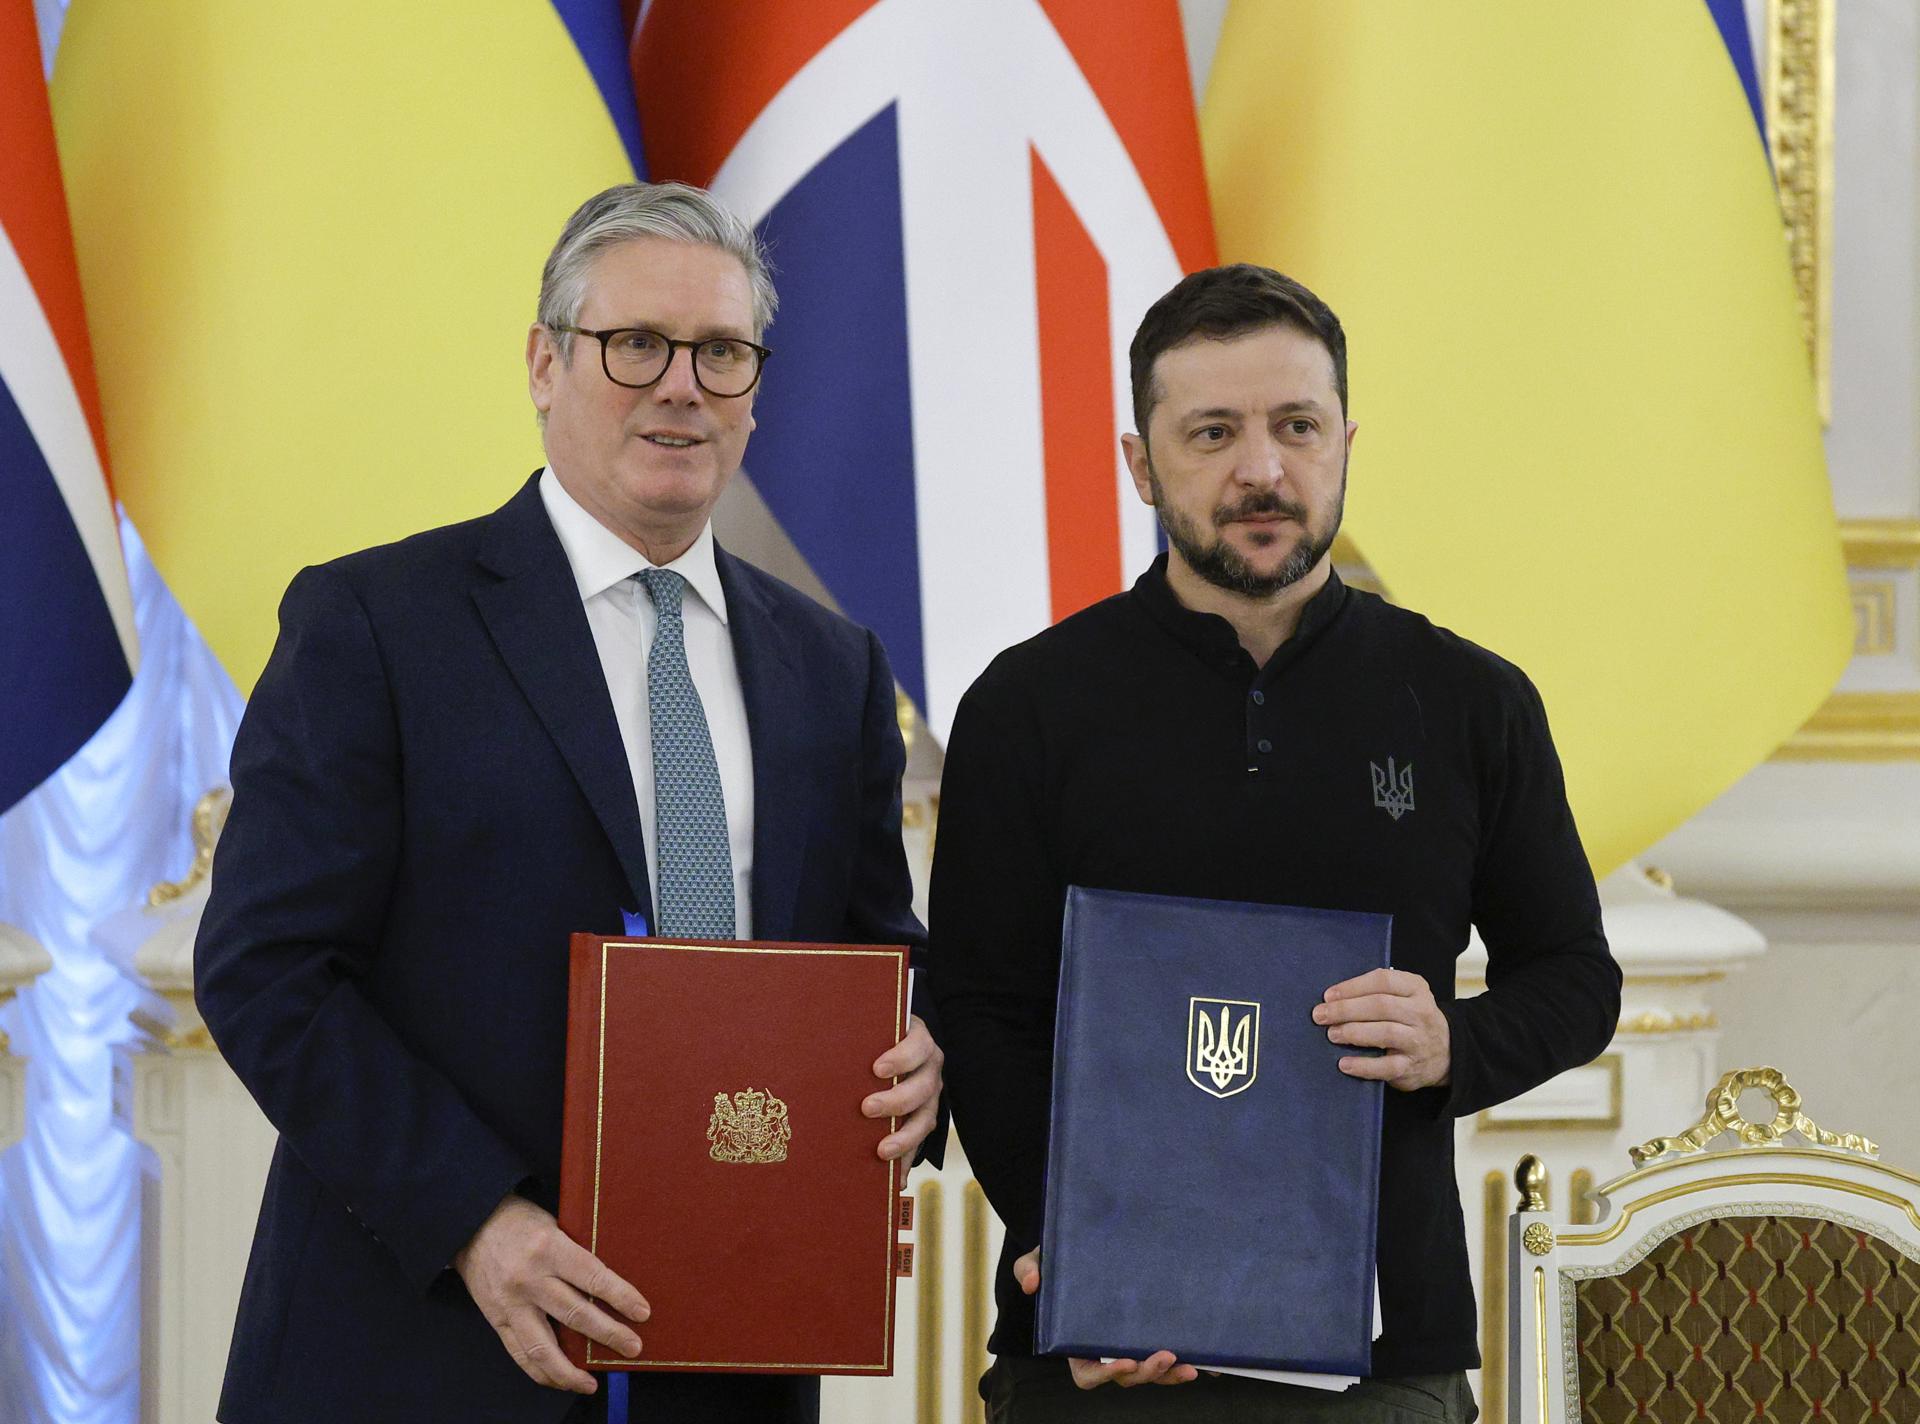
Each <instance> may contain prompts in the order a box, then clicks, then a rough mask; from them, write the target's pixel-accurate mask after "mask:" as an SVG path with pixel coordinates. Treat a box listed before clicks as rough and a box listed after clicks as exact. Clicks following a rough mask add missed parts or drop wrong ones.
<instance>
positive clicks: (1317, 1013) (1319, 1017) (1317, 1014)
mask: <svg viewBox="0 0 1920 1424" xmlns="http://www.w3.org/2000/svg"><path fill="white" fill-rule="evenodd" d="M1313 1021H1314V1022H1315V1023H1325V1022H1326V1021H1327V1010H1326V1007H1325V1006H1324V1005H1322V1006H1321V1007H1319V1008H1317V1009H1315V1010H1314V1011H1313Z"/></svg>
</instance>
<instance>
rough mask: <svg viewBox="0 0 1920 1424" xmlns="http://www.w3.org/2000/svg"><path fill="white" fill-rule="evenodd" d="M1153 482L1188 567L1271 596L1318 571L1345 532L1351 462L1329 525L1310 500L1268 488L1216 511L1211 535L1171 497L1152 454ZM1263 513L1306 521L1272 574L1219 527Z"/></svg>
mask: <svg viewBox="0 0 1920 1424" xmlns="http://www.w3.org/2000/svg"><path fill="white" fill-rule="evenodd" d="M1147 481H1148V484H1149V485H1150V486H1151V488H1152V490H1153V509H1154V513H1155V514H1156V515H1157V516H1158V517H1159V520H1160V527H1161V528H1162V529H1164V530H1165V531H1166V534H1167V542H1168V543H1169V544H1171V545H1172V546H1173V547H1174V548H1175V549H1177V550H1178V551H1179V553H1180V557H1181V558H1182V559H1184V560H1186V562H1187V567H1188V568H1190V569H1192V570H1193V571H1194V572H1195V573H1196V574H1198V575H1199V576H1200V577H1201V578H1203V579H1204V580H1206V581H1207V582H1208V583H1210V584H1212V585H1213V586H1214V587H1215V588H1222V589H1225V590H1226V591H1227V592H1228V593H1237V594H1239V595H1241V596H1242V597H1243V598H1270V597H1272V596H1273V595H1274V594H1276V593H1278V592H1280V590H1281V589H1283V588H1287V587H1289V586H1291V585H1293V584H1296V583H1298V582H1300V580H1301V579H1303V578H1305V577H1306V576H1307V575H1308V574H1310V573H1311V572H1313V568H1314V566H1315V565H1316V564H1318V563H1319V562H1320V560H1321V559H1322V558H1324V557H1325V556H1326V554H1327V551H1328V550H1329V549H1331V548H1332V547H1333V540H1334V536H1335V535H1337V534H1338V533H1339V532H1340V521H1341V520H1342V519H1343V518H1344V517H1345V515H1346V509H1347V466H1346V461H1345V460H1344V459H1342V460H1341V462H1340V490H1339V493H1338V494H1336V495H1335V496H1334V498H1333V508H1332V512H1331V515H1330V516H1329V517H1328V519H1327V520H1326V522H1325V526H1324V527H1323V528H1315V527H1314V522H1313V517H1312V511H1310V510H1309V509H1308V508H1307V507H1306V506H1305V505H1304V504H1300V503H1298V502H1297V501H1294V500H1288V499H1282V498H1281V497H1280V496H1279V495H1278V494H1275V493H1274V492H1273V491H1272V490H1268V491H1267V492H1266V493H1264V494H1250V495H1248V496H1247V497H1246V498H1245V499H1242V500H1239V501H1238V502H1236V503H1234V504H1230V505H1222V506H1220V508H1218V509H1216V510H1214V512H1213V521H1212V522H1213V532H1212V535H1211V537H1208V535H1207V533H1206V532H1205V531H1203V530H1202V529H1201V527H1200V523H1199V521H1198V520H1195V519H1191V518H1189V517H1188V516H1187V515H1185V514H1183V513H1182V512H1180V511H1179V510H1177V509H1175V508H1174V507H1173V506H1172V505H1171V504H1169V503H1168V502H1167V497H1166V492H1165V491H1164V490H1163V489H1162V488H1161V487H1160V475H1159V473H1158V472H1157V471H1156V470H1155V469H1154V468H1153V459H1152V457H1151V456H1149V457H1148V459H1147ZM1257 515H1280V516H1282V517H1283V518H1287V519H1291V520H1293V521H1294V522H1295V523H1296V524H1298V525H1299V526H1300V539H1299V542H1298V543H1296V544H1295V545H1294V546H1293V549H1292V550H1291V551H1290V552H1289V553H1288V554H1287V557H1286V558H1285V559H1284V560H1282V561H1281V564H1280V567H1279V568H1277V569H1275V570H1274V571H1273V572H1272V573H1267V574H1263V573H1260V572H1258V571H1257V570H1256V569H1255V568H1254V567H1253V565H1252V564H1250V563H1249V562H1247V558H1246V555H1244V554H1242V553H1241V552H1240V551H1239V550H1238V549H1236V548H1234V547H1233V546H1232V545H1231V544H1229V543H1228V542H1227V541H1226V540H1225V539H1223V538H1221V537H1220V533H1219V530H1220V529H1221V527H1222V526H1223V525H1226V524H1229V523H1231V522H1233V521H1234V520H1236V519H1246V518H1250V517H1254V516H1257Z"/></svg>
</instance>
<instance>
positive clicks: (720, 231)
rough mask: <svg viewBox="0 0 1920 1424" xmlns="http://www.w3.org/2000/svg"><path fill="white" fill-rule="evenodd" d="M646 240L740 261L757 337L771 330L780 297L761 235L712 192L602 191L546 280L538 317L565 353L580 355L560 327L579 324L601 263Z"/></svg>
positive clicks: (569, 231) (668, 186)
mask: <svg viewBox="0 0 1920 1424" xmlns="http://www.w3.org/2000/svg"><path fill="white" fill-rule="evenodd" d="M640 237H664V238H666V239H668V240H669V241H672V242H691V243H696V244H698V245H700V246H702V247H717V248H719V249H720V250H721V251H722V252H726V253H729V254H731V255H732V256H734V257H737V258H738V259H739V260H740V265H741V266H742V267H744V268H746V269H747V282H748V284H749V285H750V286H751V287H752V289H753V334H754V335H755V336H756V337H757V336H760V335H761V334H763V333H764V332H765V331H766V329H767V326H768V324H769V323H770V322H772V320H773V314H774V310H775V308H776V307H777V306H778V305H779V298H778V297H777V296H776V295H775V294H774V290H773V276H772V274H771V273H770V272H769V271H768V269H767V252H766V248H765V246H764V245H762V243H761V241H760V238H759V235H758V234H757V233H755V232H754V230H753V229H752V228H750V227H748V226H747V225H746V224H745V223H744V222H742V221H741V220H740V219H739V218H737V217H735V216H734V215H733V214H732V213H730V212H728V211H727V210H726V209H725V208H723V207H721V206H720V204H719V203H717V202H715V201H714V198H713V195H712V194H711V193H709V192H707V191H706V190H705V189H704V188H695V187H692V186H691V185H689V184H686V183H621V184H618V185H616V186H614V187H612V188H608V189H607V190H606V191H604V192H600V193H595V194H594V195H593V196H592V197H591V198H589V199H587V200H586V202H584V203H582V204H581V205H580V206H579V208H577V209H576V210H575V211H574V214H573V216H572V217H570V218H568V219H567V225H566V226H565V227H564V228H562V229H561V231H560V240H559V241H558V242H556V243H555V244H554V245H553V251H552V252H551V253H549V254H548V256H547V265H546V268H545V269H544V270H543V271H542V272H541V274H540V310H539V318H538V319H539V322H540V324H541V325H542V326H544V327H546V328H547V329H548V330H549V331H551V332H553V333H554V341H555V343H556V344H557V345H558V346H559V348H560V351H561V354H562V355H570V354H571V353H572V349H573V337H572V335H571V334H570V333H568V332H565V331H561V330H559V328H560V327H563V326H575V325H578V324H579V319H580V308H581V307H582V306H583V305H585V304H586V300H587V274H588V272H589V271H590V270H591V269H592V267H593V261H594V259H595V258H596V257H598V256H599V255H600V254H601V253H602V252H605V251H606V250H607V249H608V248H609V247H616V246H618V245H619V244H620V243H623V242H630V241H632V240H633V239H634V238H640Z"/></svg>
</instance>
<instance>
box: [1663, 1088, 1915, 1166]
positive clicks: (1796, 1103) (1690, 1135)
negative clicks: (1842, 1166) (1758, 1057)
mask: <svg viewBox="0 0 1920 1424" xmlns="http://www.w3.org/2000/svg"><path fill="white" fill-rule="evenodd" d="M1750 1088H1751V1089H1755V1090H1757V1091H1759V1092H1762V1093H1765V1094H1766V1095H1767V1096H1768V1097H1770V1098H1772V1099H1773V1105H1774V1107H1775V1109H1776V1111H1775V1113H1774V1115H1773V1121H1771V1122H1752V1121H1749V1120H1748V1118H1747V1116H1746V1114H1745V1113H1743V1112H1741V1111H1740V1095H1741V1094H1742V1093H1744V1092H1746V1091H1747V1090H1748V1089H1750ZM1723 1132H1731V1133H1733V1134H1734V1135H1735V1136H1736V1137H1738V1138H1739V1139H1740V1143H1741V1145H1742V1146H1744V1147H1772V1146H1774V1145H1775V1144H1777V1143H1778V1142H1779V1141H1780V1139H1781V1138H1783V1137H1785V1136H1786V1135H1787V1134H1788V1133H1789V1132H1797V1133H1799V1134H1800V1135H1801V1136H1802V1137H1804V1138H1806V1139H1807V1140H1808V1141H1809V1142H1812V1143H1814V1144H1816V1145H1817V1146H1820V1147H1833V1148H1838V1149H1839V1150H1840V1151H1843V1152H1858V1153H1860V1154H1861V1155H1862V1156H1865V1157H1878V1156H1879V1155H1880V1147H1879V1144H1878V1143H1875V1142H1870V1141H1868V1140H1867V1139H1866V1138H1864V1137H1862V1136H1860V1135H1859V1134H1858V1133H1853V1132H1828V1131H1827V1130H1826V1129H1825V1128H1823V1127H1818V1126H1816V1125H1815V1124H1814V1121H1813V1119H1812V1118H1810V1117H1808V1116H1807V1115H1806V1114H1805V1113H1803V1112H1801V1111H1800V1094H1799V1092H1798V1091H1797V1090H1796V1089H1795V1088H1794V1086H1793V1084H1791V1083H1789V1082H1788V1081H1787V1079H1786V1075H1785V1074H1783V1073H1781V1071H1780V1070H1779V1069H1778V1068H1736V1069H1734V1070H1733V1071H1732V1072H1731V1073H1727V1074H1724V1075H1723V1076H1722V1077H1721V1079H1720V1081H1719V1082H1718V1083H1715V1084H1714V1085H1713V1090H1712V1091H1711V1092H1709V1093H1708V1094H1707V1115H1706V1116H1705V1117H1703V1118H1701V1119H1700V1121H1698V1122H1696V1123H1695V1124H1694V1125H1693V1126H1692V1127H1690V1128H1688V1129H1687V1130H1686V1131H1685V1132H1683V1133H1681V1134H1680V1135H1679V1136H1677V1137H1656V1138H1654V1139H1653V1140H1652V1141H1651V1142H1643V1143H1641V1144H1640V1145H1639V1146H1638V1147H1629V1148H1628V1149H1627V1155H1628V1156H1629V1157H1630V1158H1632V1159H1633V1165H1634V1166H1636V1167H1644V1166H1645V1165H1646V1164H1647V1163H1648V1162H1651V1161H1652V1160H1653V1159H1654V1158H1656V1157H1664V1156H1666V1155H1667V1154H1668V1153H1676V1154H1678V1153H1690V1152H1704V1151H1706V1150H1707V1144H1708V1143H1710V1142H1712V1141H1713V1140H1714V1139H1715V1138H1716V1137H1718V1136H1720V1134H1721V1133H1723Z"/></svg>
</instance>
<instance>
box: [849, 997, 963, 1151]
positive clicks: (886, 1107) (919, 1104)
mask: <svg viewBox="0 0 1920 1424" xmlns="http://www.w3.org/2000/svg"><path fill="white" fill-rule="evenodd" d="M946 1061H947V1055H946V1054H944V1053H942V1052H941V1051H940V1045H939V1044H937V1043H935V1042H934V1041H933V1035H932V1034H930V1033H928V1032H927V1026H926V1025H925V1024H924V1023H922V1022H921V1021H920V1016H919V1015H918V1014H916V1015H914V1016H913V1018H911V1019H909V1020H908V1021H907V1036H906V1037H905V1038H903V1039H901V1040H900V1041H899V1042H898V1043H896V1044H894V1046H893V1047H892V1048H889V1049H888V1050H887V1051H886V1052H885V1053H883V1054H881V1055H880V1056H879V1057H878V1058H876V1059H875V1060H874V1063H873V1076H874V1077H876V1078H898V1079H899V1080H900V1081H899V1082H897V1083H895V1084H894V1085H893V1086H892V1087H891V1088H888V1089H887V1090H886V1091H885V1092H882V1093H875V1094H873V1095H872V1096H871V1097H869V1098H868V1099H867V1100H866V1101H865V1102H863V1103H862V1104H860V1111H861V1112H863V1113H865V1114H866V1115H867V1116H868V1117H897V1118H903V1119H905V1121H903V1122H901V1123H900V1125H899V1126H898V1127H896V1128H894V1130H893V1131H892V1132H890V1133H888V1134H887V1135H886V1136H885V1137H883V1138H881V1139H880V1148H879V1151H880V1155H881V1157H882V1158H884V1159H886V1160H887V1161H889V1162H890V1161H892V1160H893V1159H894V1158H896V1157H905V1156H908V1155H909V1154H911V1153H912V1152H913V1151H914V1150H915V1149H916V1148H918V1147H919V1146H920V1144H921V1143H922V1142H924V1141H926V1139H927V1134H928V1133H929V1132H932V1131H933V1124H934V1119H935V1118H936V1117H937V1116H938V1115H939V1111H940V1065H941V1064H942V1063H944V1062H946Z"/></svg>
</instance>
